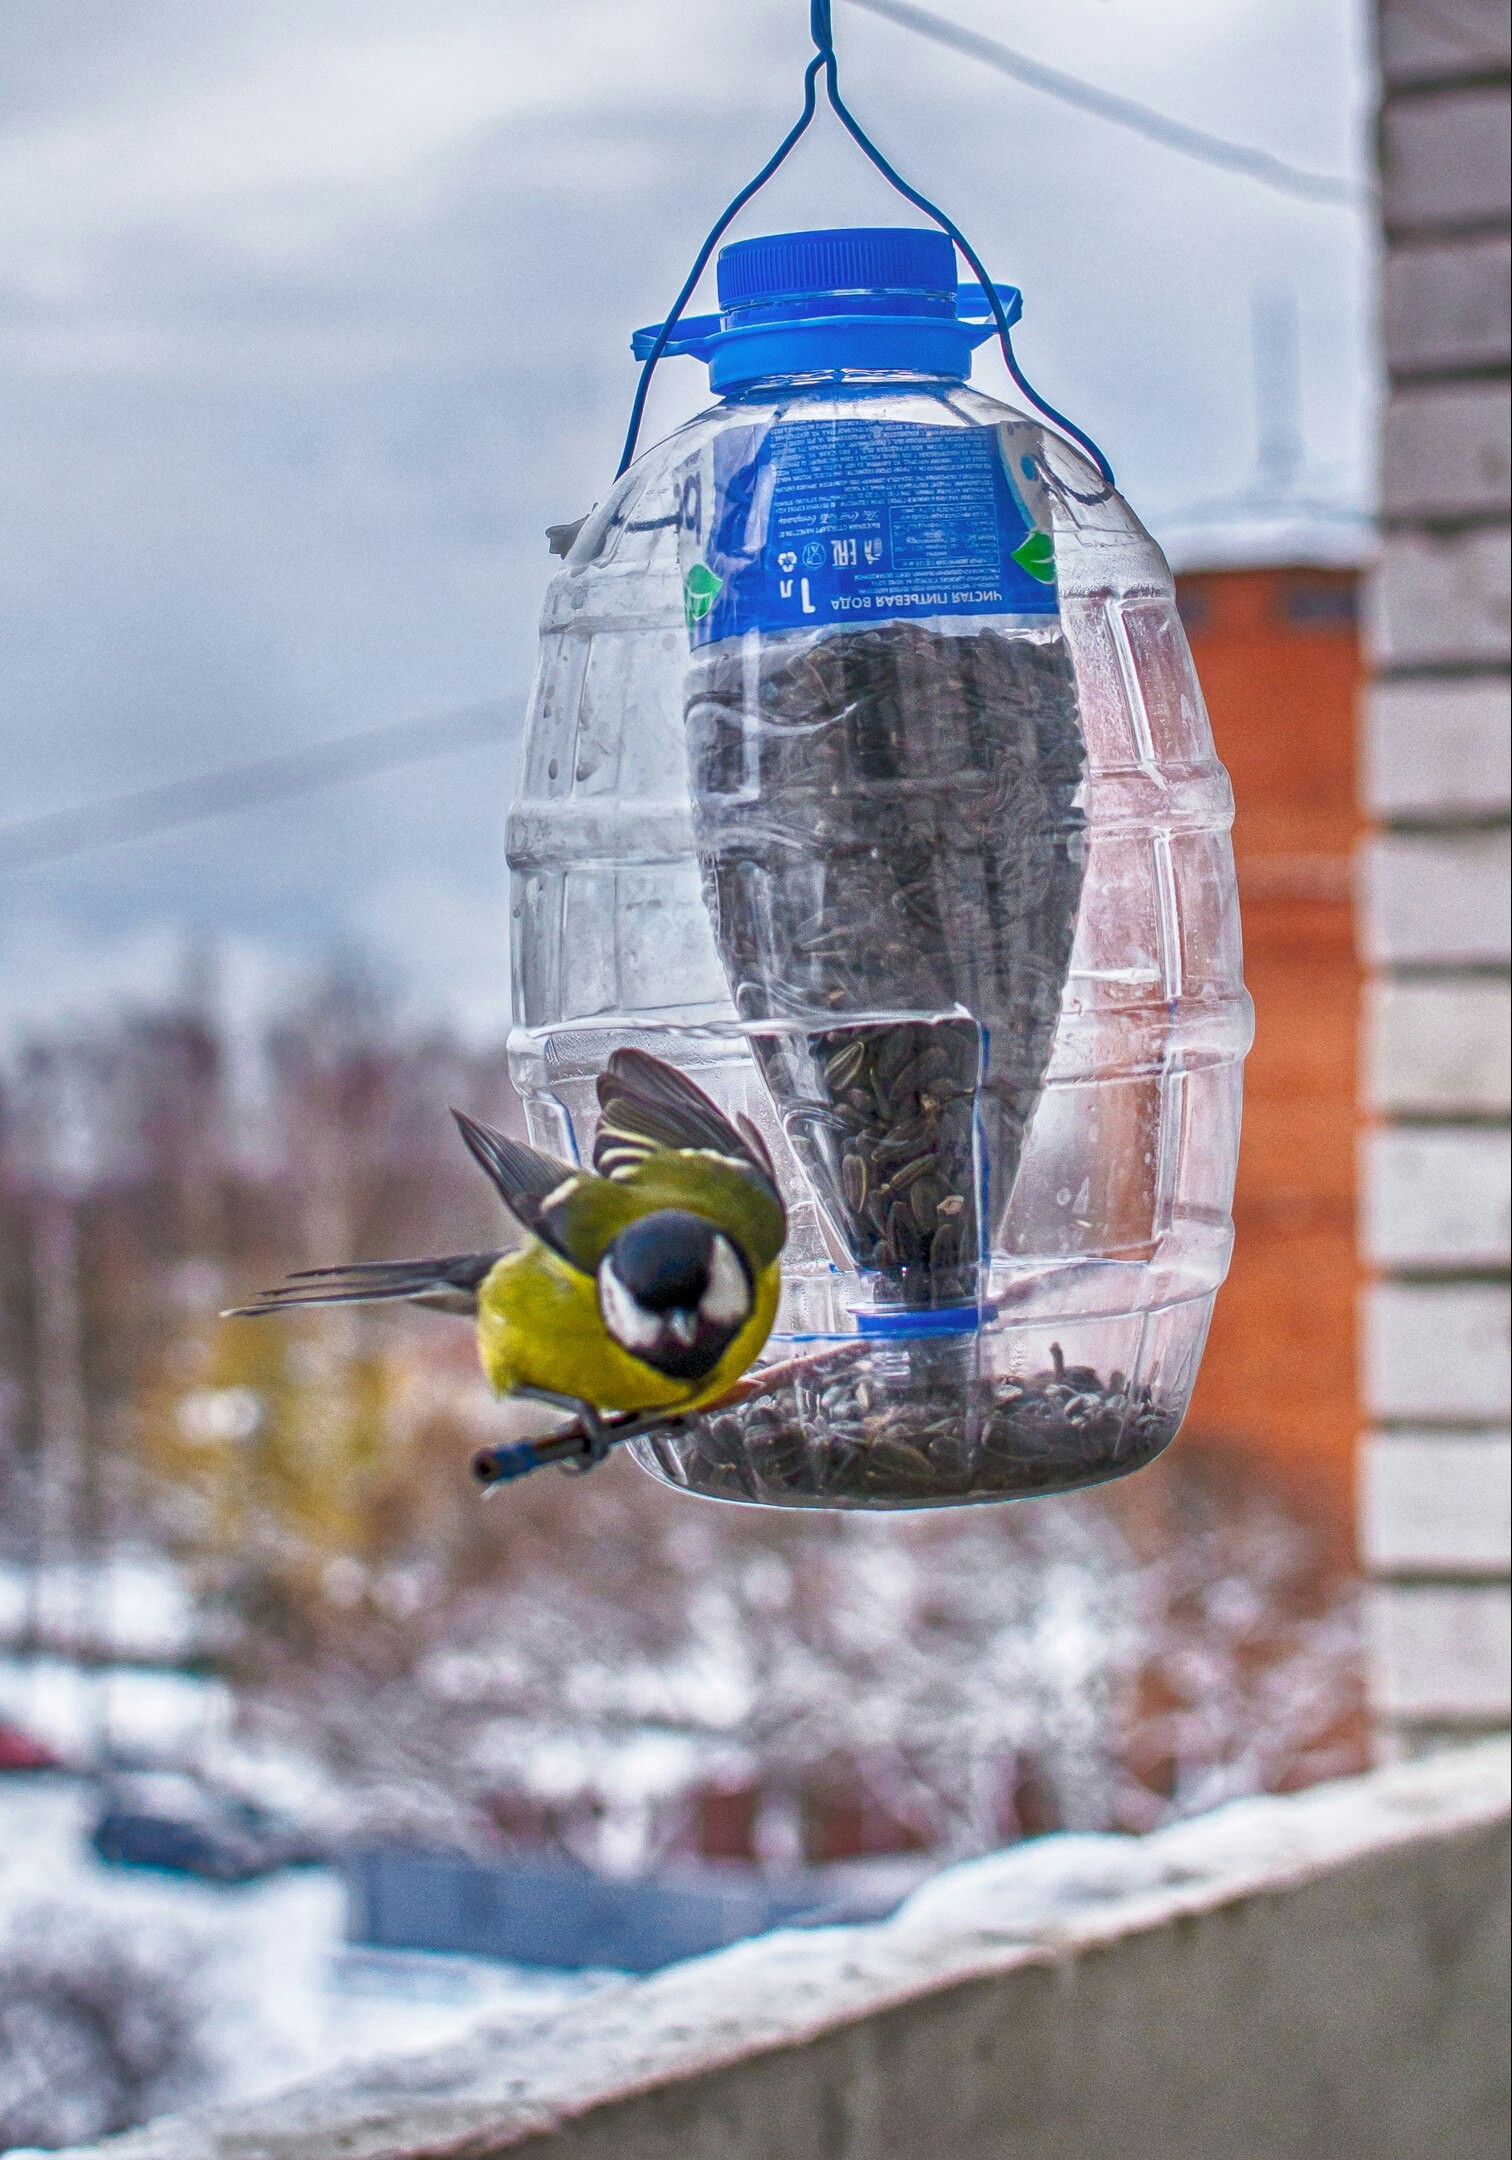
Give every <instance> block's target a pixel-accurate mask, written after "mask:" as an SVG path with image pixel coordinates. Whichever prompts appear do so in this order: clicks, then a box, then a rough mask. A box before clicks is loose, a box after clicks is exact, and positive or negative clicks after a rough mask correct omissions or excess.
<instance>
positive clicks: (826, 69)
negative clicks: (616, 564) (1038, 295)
mask: <svg viewBox="0 0 1512 2160" xmlns="http://www.w3.org/2000/svg"><path fill="white" fill-rule="evenodd" d="M830 8H831V0H809V34H810V36H811V37H812V39H813V41H814V57H813V59H812V60H810V62H809V64H808V66H807V67H806V68H805V69H804V71H803V110H802V112H801V113H800V114H799V115H798V118H797V119H796V120H795V121H794V123H793V125H792V126H791V127H790V128H789V129H788V132H787V133H786V135H784V136H783V138H782V141H781V142H780V143H779V144H778V145H777V148H776V149H775V150H774V151H773V152H772V155H771V156H770V157H769V158H768V159H767V161H766V163H765V165H763V166H762V168H761V170H760V172H759V173H757V174H756V176H755V178H754V179H753V180H748V181H747V182H746V185H745V186H744V187H743V188H742V189H741V190H740V192H739V194H738V195H736V196H735V197H734V198H733V199H732V200H731V201H730V202H729V203H727V204H726V206H725V208H724V209H723V210H722V211H721V212H720V214H719V216H718V217H717V218H716V219H715V221H714V224H713V225H712V226H711V228H710V230H709V232H708V235H707V237H706V238H705V240H704V243H703V246H702V247H701V248H700V249H699V251H698V254H697V256H696V258H695V260H694V263H693V267H692V269H691V270H690V271H689V272H688V275H687V279H686V281H685V282H684V285H683V288H682V290H681V292H680V293H679V294H678V296H677V298H676V300H675V301H674V302H673V303H672V312H671V313H670V314H669V315H668V317H667V319H666V321H665V322H664V323H663V324H662V326H661V328H660V330H659V331H658V332H657V334H656V339H655V342H654V343H653V345H652V347H651V350H650V351H649V352H648V353H647V355H646V357H645V360H644V361H643V362H642V365H641V373H640V381H639V382H638V383H637V384H636V388H635V401H634V403H633V404H632V406H631V408H630V425H629V428H628V430H627V432H626V435H625V447H624V450H623V452H622V454H621V457H620V461H619V470H618V472H616V474H615V478H616V479H618V478H619V477H620V474H622V473H624V472H625V471H626V470H627V469H628V468H629V466H630V464H631V462H632V461H633V459H634V457H635V446H636V443H637V442H638V441H639V439H640V431H641V422H642V420H643V419H644V418H645V413H646V398H647V396H648V395H649V393H650V389H651V377H652V374H653V373H654V371H655V368H656V363H657V361H658V360H660V358H661V356H662V354H663V353H664V352H665V351H666V349H667V344H668V341H669V339H670V338H671V336H672V333H673V331H674V330H675V329H676V328H677V325H678V322H679V320H680V319H681V316H682V312H683V310H684V308H685V307H686V306H687V304H688V302H689V301H690V300H691V299H692V297H693V294H694V291H695V290H696V288H697V285H698V281H699V279H700V278H701V277H702V276H703V274H704V271H705V270H706V269H707V268H708V265H709V257H710V256H711V255H712V254H713V252H714V250H715V248H716V247H717V246H718V245H719V242H720V240H721V239H722V238H723V237H724V234H725V232H726V231H727V229H728V228H729V226H730V225H731V223H732V222H733V221H734V219H735V218H736V217H737V216H738V215H739V214H740V212H741V211H742V210H743V209H744V208H745V206H746V204H747V203H748V202H749V201H750V199H751V197H752V196H753V195H755V194H757V193H759V191H760V190H761V189H762V188H764V187H765V186H766V184H767V182H768V180H770V179H771V177H772V175H773V173H774V172H776V170H777V168H778V166H779V165H781V164H782V162H783V160H784V159H785V158H786V156H787V154H788V152H789V151H790V150H791V149H792V147H793V145H794V144H795V143H796V142H797V141H798V140H799V138H800V136H802V135H803V134H804V133H805V132H806V130H807V128H808V126H809V123H810V122H811V121H812V119H813V117H814V113H815V111H816V109H817V106H818V89H817V85H818V82H819V78H820V76H821V75H822V76H823V78H824V94H825V96H826V97H827V98H828V100H829V103H830V107H831V109H832V111H833V112H834V115H835V117H836V119H837V120H838V121H839V122H840V125H841V126H842V127H843V128H844V129H845V131H846V133H847V134H848V135H849V136H850V138H851V140H852V142H854V143H855V144H856V146H857V148H858V149H859V150H860V151H861V152H862V154H863V156H865V157H866V158H868V159H869V160H870V161H871V163H872V164H873V165H874V166H875V167H876V169H877V171H878V172H879V173H880V174H881V175H882V177H883V179H884V180H886V181H887V183H888V185H889V186H890V187H893V188H895V189H896V190H897V192H898V193H899V194H900V195H901V196H902V197H903V199H904V201H905V202H911V203H912V204H913V206H914V208H915V209H916V210H922V211H923V212H924V215H925V216H926V217H928V218H932V219H933V220H934V222H935V224H936V225H938V226H939V228H940V230H941V231H942V232H943V233H946V234H948V236H949V238H950V239H951V240H952V241H953V243H954V244H955V246H956V247H957V248H958V249H959V250H960V252H961V254H962V255H963V256H964V257H965V259H966V261H967V263H969V265H970V266H971V269H972V271H973V273H974V274H975V276H976V278H977V281H978V282H979V284H980V285H981V287H982V290H983V291H984V292H985V293H986V295H987V301H988V305H989V306H990V307H991V309H992V319H993V323H994V325H995V326H996V329H997V336H998V344H999V345H1000V346H1001V347H1002V352H1003V361H1004V364H1005V366H1006V367H1007V369H1008V373H1009V376H1010V378H1011V379H1012V381H1013V383H1014V384H1015V386H1016V387H1017V388H1018V390H1019V391H1020V392H1021V393H1022V395H1023V396H1024V397H1026V398H1027V399H1028V400H1029V403H1030V404H1031V405H1032V406H1033V407H1034V408H1035V410H1036V411H1037V412H1039V413H1042V414H1043V415H1044V417H1045V418H1046V419H1047V420H1048V421H1050V422H1051V424H1052V425H1053V426H1055V427H1057V428H1059V429H1060V431H1061V433H1062V434H1063V435H1068V436H1069V437H1070V438H1071V440H1072V441H1073V442H1075V443H1078V444H1079V445H1080V446H1081V448H1082V449H1083V450H1085V451H1086V453H1087V455H1088V457H1089V458H1091V460H1092V462H1093V464H1094V465H1095V466H1096V467H1097V470H1098V472H1099V474H1100V475H1101V476H1102V480H1103V483H1104V485H1105V487H1106V488H1107V489H1108V490H1109V492H1110V493H1111V491H1112V489H1113V487H1114V484H1115V483H1114V479H1113V468H1112V466H1111V465H1110V464H1109V463H1108V460H1107V459H1106V458H1105V457H1104V456H1103V453H1102V451H1101V450H1099V448H1098V447H1097V444H1096V443H1095V442H1094V441H1093V440H1092V438H1091V436H1090V435H1088V434H1086V433H1084V432H1083V430H1082V429H1081V428H1079V427H1078V426H1077V425H1076V423H1075V422H1074V421H1073V420H1068V419H1067V418H1066V416H1065V414H1064V413H1062V412H1057V411H1056V409H1055V407H1054V406H1053V405H1050V404H1047V403H1046V401H1045V399H1044V398H1042V397H1041V396H1040V394H1039V392H1038V391H1037V390H1036V389H1035V388H1034V386H1033V384H1032V383H1030V382H1029V380H1028V378H1027V377H1026V376H1025V374H1024V371H1023V369H1022V368H1021V367H1020V366H1019V364H1018V357H1017V355H1016V354H1015V352H1014V350H1013V338H1012V335H1011V333H1010V331H1009V326H1008V317H1007V315H1006V314H1005V313H1004V310H1003V303H1002V301H1001V300H1000V299H999V297H998V292H997V287H996V286H995V285H994V284H993V282H992V279H991V278H990V277H989V276H988V275H987V270H986V267H985V265H984V264H983V262H982V259H981V257H980V256H979V255H978V254H977V252H976V250H975V248H973V247H972V245H971V243H970V241H969V240H968V239H967V238H966V235H965V234H964V233H963V232H962V231H961V229H960V227H959V226H958V225H957V224H956V223H955V222H954V221H953V220H952V219H951V218H948V217H947V216H946V215H945V212H944V211H943V210H941V209H940V208H939V207H938V206H937V205H936V204H934V203H932V202H931V201H930V200H929V197H928V196H927V195H921V194H920V193H919V190H918V189H917V188H915V187H910V185H909V183H908V182H907V181H906V180H905V179H904V178H903V176H902V174H901V173H899V172H898V171H897V170H896V168H895V167H894V166H892V165H890V164H889V163H888V161H887V159H886V158H885V157H884V156H883V155H882V152H881V151H880V150H879V149H878V148H877V146H876V144H875V143H874V142H873V141H872V139H871V137H870V136H869V135H868V134H867V132H866V130H865V128H864V127H862V125H861V123H860V121H859V120H858V119H857V118H856V116H855V114H854V113H853V112H852V111H851V110H850V108H849V106H848V105H847V104H846V103H845V100H844V99H843V98H842V97H841V95H840V70H839V66H838V63H837V62H836V59H835V33H834V25H833V23H832V21H831V16H830ZM1077 499H1078V500H1079V501H1080V500H1083V499H1092V500H1095V499H1096V498H1082V497H1078V498H1077Z"/></svg>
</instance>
